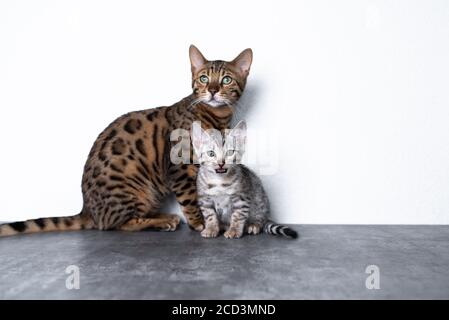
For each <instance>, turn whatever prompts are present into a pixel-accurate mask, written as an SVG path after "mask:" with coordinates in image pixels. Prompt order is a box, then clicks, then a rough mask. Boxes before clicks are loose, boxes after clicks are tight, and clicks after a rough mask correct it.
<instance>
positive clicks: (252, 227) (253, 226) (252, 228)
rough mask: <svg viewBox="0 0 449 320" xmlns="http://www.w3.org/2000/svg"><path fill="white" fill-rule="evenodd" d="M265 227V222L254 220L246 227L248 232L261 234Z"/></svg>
mask: <svg viewBox="0 0 449 320" xmlns="http://www.w3.org/2000/svg"><path fill="white" fill-rule="evenodd" d="M262 228H263V223H260V222H252V223H249V224H248V226H247V227H246V232H247V233H248V234H253V235H256V234H259V233H260V232H261V231H262Z"/></svg>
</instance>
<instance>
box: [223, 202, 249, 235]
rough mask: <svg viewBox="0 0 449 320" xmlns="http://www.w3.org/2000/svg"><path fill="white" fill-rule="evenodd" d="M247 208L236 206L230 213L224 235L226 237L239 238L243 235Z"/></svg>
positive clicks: (247, 213)
mask: <svg viewBox="0 0 449 320" xmlns="http://www.w3.org/2000/svg"><path fill="white" fill-rule="evenodd" d="M248 215H249V210H248V209H247V208H237V209H234V212H233V213H232V215H231V222H230V224H229V228H228V230H226V232H225V233H224V236H225V237H226V238H228V239H234V238H240V237H241V236H242V235H243V231H244V229H245V224H246V221H247V220H248Z"/></svg>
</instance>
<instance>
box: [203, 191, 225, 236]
mask: <svg viewBox="0 0 449 320" xmlns="http://www.w3.org/2000/svg"><path fill="white" fill-rule="evenodd" d="M199 204H200V210H201V212H202V214H203V218H204V224H205V227H204V230H203V231H201V235H202V236H203V237H204V238H215V237H217V236H218V234H219V233H220V222H219V221H218V218H217V213H216V212H215V209H214V206H213V204H214V203H213V201H210V200H208V199H201V200H200V201H199Z"/></svg>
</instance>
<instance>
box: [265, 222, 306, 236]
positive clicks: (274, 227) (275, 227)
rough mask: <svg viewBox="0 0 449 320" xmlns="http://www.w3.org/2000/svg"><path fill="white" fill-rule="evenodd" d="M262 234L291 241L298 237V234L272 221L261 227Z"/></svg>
mask: <svg viewBox="0 0 449 320" xmlns="http://www.w3.org/2000/svg"><path fill="white" fill-rule="evenodd" d="M263 232H265V233H268V234H272V235H275V236H284V237H287V238H292V239H296V238H297V237H298V233H297V232H296V231H295V230H293V229H291V228H289V227H287V226H283V225H281V224H277V223H274V222H273V221H267V223H265V225H264V226H263Z"/></svg>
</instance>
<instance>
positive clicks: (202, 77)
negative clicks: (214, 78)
mask: <svg viewBox="0 0 449 320" xmlns="http://www.w3.org/2000/svg"><path fill="white" fill-rule="evenodd" d="M200 82H201V83H208V82H209V78H208V77H207V76H205V75H202V76H201V77H200Z"/></svg>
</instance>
